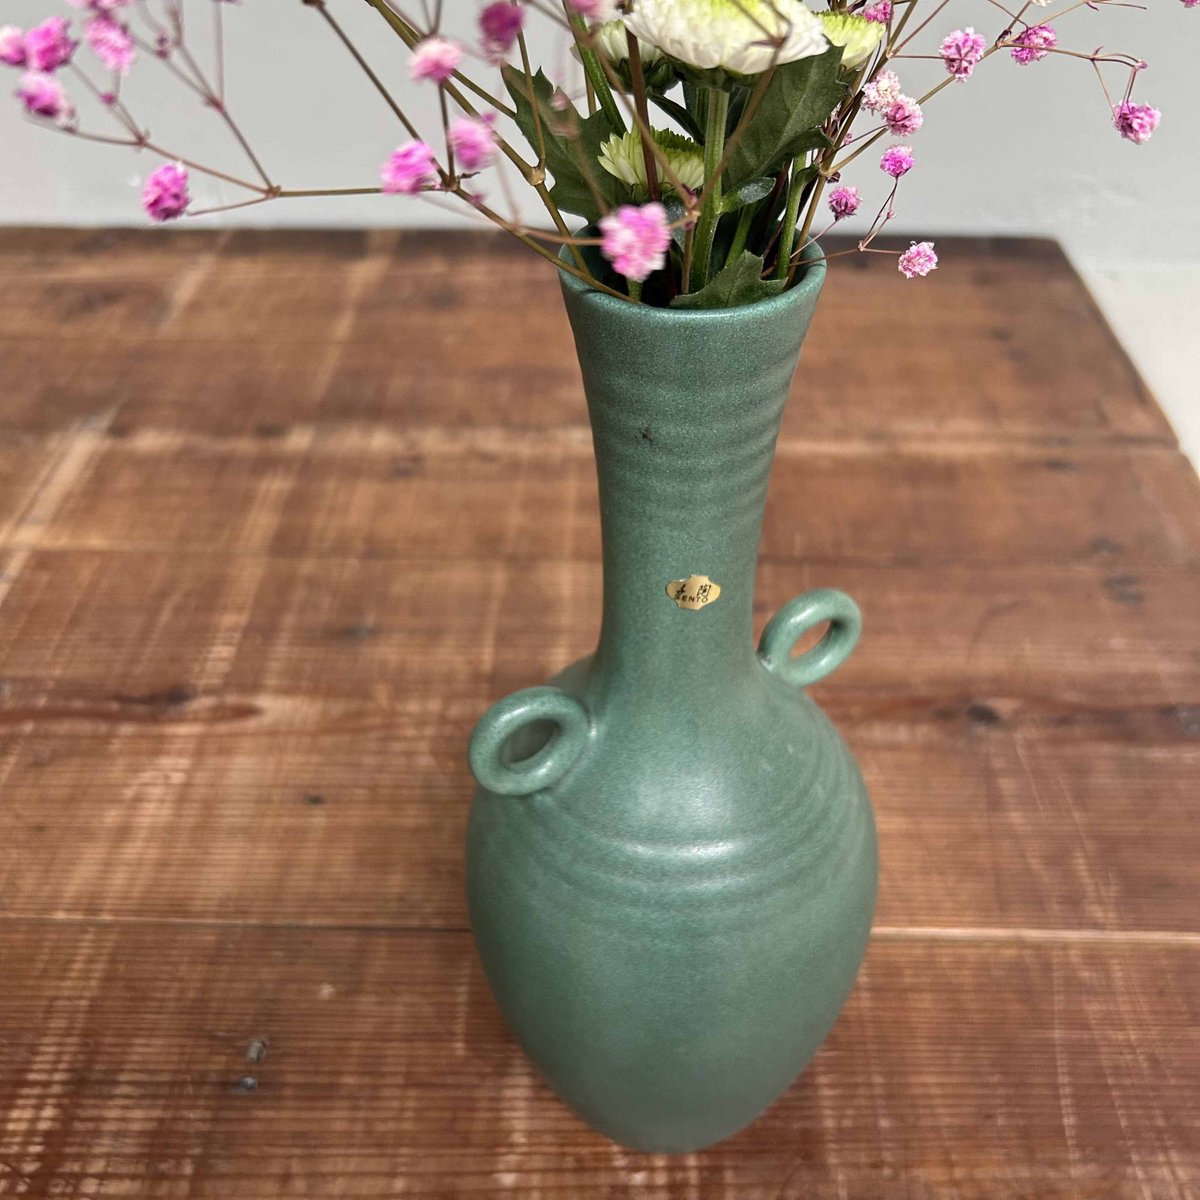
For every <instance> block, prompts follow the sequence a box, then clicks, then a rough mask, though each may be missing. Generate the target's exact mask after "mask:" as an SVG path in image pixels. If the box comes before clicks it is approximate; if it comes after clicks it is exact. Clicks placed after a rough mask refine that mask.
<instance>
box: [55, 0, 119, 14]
mask: <svg viewBox="0 0 1200 1200" xmlns="http://www.w3.org/2000/svg"><path fill="white" fill-rule="evenodd" d="M67 3H69V4H70V5H71V6H72V7H73V8H82V9H86V10H88V11H90V12H94V13H102V14H105V15H107V16H112V14H113V13H115V12H118V11H119V10H120V9H122V8H128V7H129V6H130V5H131V4H132V3H133V0H67Z"/></svg>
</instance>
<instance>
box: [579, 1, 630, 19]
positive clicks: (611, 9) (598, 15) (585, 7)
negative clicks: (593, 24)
mask: <svg viewBox="0 0 1200 1200" xmlns="http://www.w3.org/2000/svg"><path fill="white" fill-rule="evenodd" d="M569 3H570V5H571V7H572V8H573V9H574V10H575V11H576V12H577V13H578V14H579V15H580V16H581V17H587V19H588V20H589V21H598V22H603V21H612V20H614V19H615V18H616V17H617V16H619V13H618V11H617V5H616V0H569Z"/></svg>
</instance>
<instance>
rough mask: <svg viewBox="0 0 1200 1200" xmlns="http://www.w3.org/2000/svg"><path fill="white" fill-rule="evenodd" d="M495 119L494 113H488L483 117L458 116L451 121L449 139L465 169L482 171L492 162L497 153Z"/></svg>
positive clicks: (447, 133)
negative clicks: (493, 127) (493, 128)
mask: <svg viewBox="0 0 1200 1200" xmlns="http://www.w3.org/2000/svg"><path fill="white" fill-rule="evenodd" d="M495 119H496V117H495V114H494V113H488V114H487V115H486V116H485V117H483V118H482V119H479V118H476V117H457V118H456V119H455V120H453V121H451V122H450V127H449V129H447V131H446V136H447V140H448V141H449V143H450V148H451V149H452V150H453V151H454V153H455V155H456V156H457V158H458V161H459V164H460V165H461V166H462V168H463V169H464V170H466V171H481V170H483V168H484V167H486V166H488V164H489V163H491V161H492V159H493V157H494V156H495V153H496V135H495V133H493V132H492V124H493V122H494V121H495Z"/></svg>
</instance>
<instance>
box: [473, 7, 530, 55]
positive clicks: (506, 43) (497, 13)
mask: <svg viewBox="0 0 1200 1200" xmlns="http://www.w3.org/2000/svg"><path fill="white" fill-rule="evenodd" d="M524 27H525V10H524V9H523V8H522V7H521V6H520V5H519V4H514V3H512V2H511V0H499V3H496V4H489V5H488V6H487V8H485V9H484V10H483V12H481V13H480V14H479V30H480V32H481V33H482V34H483V50H484V53H485V54H486V55H487V56H488V58H491V59H502V58H504V57H505V55H507V54H508V52H509V51H510V50H511V49H512V48H513V45H514V43H515V42H516V40H517V35H518V34H519V33H520V32H521V30H522V29H523V28H524Z"/></svg>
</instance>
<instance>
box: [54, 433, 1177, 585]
mask: <svg viewBox="0 0 1200 1200" xmlns="http://www.w3.org/2000/svg"><path fill="white" fill-rule="evenodd" d="M265 432H266V433H267V434H268V435H271V434H276V433H277V434H278V436H266V437H251V438H245V439H239V440H237V441H234V440H230V439H212V440H208V439H206V440H199V439H196V438H194V437H188V436H181V435H176V436H171V435H156V434H152V433H147V434H144V435H141V436H131V437H123V438H116V439H110V440H109V443H108V444H107V445H106V446H105V447H104V449H103V452H102V453H101V454H100V455H99V456H98V459H97V461H96V462H95V464H94V466H93V469H92V470H91V471H90V473H89V476H88V478H87V480H86V481H85V483H84V485H83V486H81V487H80V488H78V489H77V490H75V491H74V492H73V493H72V495H71V496H70V497H68V498H67V499H66V502H65V503H64V504H63V506H62V508H61V510H60V512H59V514H58V516H57V519H56V520H55V522H54V524H53V526H52V527H51V528H50V529H49V530H47V532H46V535H45V537H44V538H43V539H42V541H41V544H42V545H43V546H57V547H63V548H74V547H104V548H110V549H150V548H163V549H165V548H169V547H178V548H179V549H186V550H189V551H193V550H206V551H217V550H225V551H236V552H238V553H247V552H256V553H265V552H270V553H273V554H279V553H289V554H290V553H305V554H355V555H369V556H376V557H377V556H382V555H397V556H408V557H413V556H422V557H436V558H440V559H450V558H470V559H472V560H479V559H499V558H547V557H554V558H570V559H575V558H581V559H587V560H589V561H590V560H594V559H596V558H597V557H598V555H599V519H598V511H597V500H596V483H595V470H594V466H593V464H592V459H591V449H590V444H589V440H588V436H587V434H586V433H585V432H584V431H582V430H580V431H579V432H578V433H577V434H576V435H573V436H567V437H556V438H553V439H539V438H536V437H533V438H529V439H527V440H526V441H525V442H524V443H523V444H522V445H521V446H519V447H514V446H513V445H512V443H511V442H509V441H507V440H497V439H494V438H492V437H490V436H484V437H482V438H481V439H479V440H474V439H469V438H464V437H462V436H460V435H449V436H445V437H443V436H441V435H439V434H428V435H427V436H424V437H422V436H420V435H417V434H411V435H410V434H405V433H399V434H394V433H392V432H391V431H388V430H386V429H381V428H379V427H378V426H364V427H361V428H343V429H341V430H338V431H332V430H331V431H326V432H321V433H318V432H317V431H315V430H314V429H313V428H312V427H311V426H309V427H305V426H296V427H292V428H290V429H288V430H275V429H274V428H273V427H270V426H268V427H267V429H266V431H265ZM468 480H469V481H470V482H469V486H464V484H465V481H468ZM881 497H886V498H887V502H886V503H881V502H880V498H881ZM1198 501H1200V480H1198V479H1197V477H1196V475H1195V473H1194V471H1193V470H1192V469H1191V467H1190V466H1189V464H1188V463H1187V461H1186V460H1185V459H1184V458H1183V456H1182V455H1180V454H1179V453H1178V452H1177V451H1175V450H1165V449H1164V450H1160V451H1157V452H1154V453H1150V452H1135V451H1132V450H1130V449H1129V448H1127V447H1121V446H1113V447H1110V448H1107V449H1092V450H1090V451H1086V452H1085V451H1072V452H1070V453H1067V454H1064V453H1062V452H1055V453H1050V454H1047V453H1046V452H1045V451H1042V450H1039V449H1030V448H1027V447H1019V446H1009V447H996V446H992V445H985V444H980V445H975V446H972V447H970V448H966V447H962V446H954V447H953V448H952V449H950V448H947V447H945V446H937V445H935V446H932V447H927V446H922V445H919V444H907V443H906V444H902V445H894V444H893V445H886V446H885V445H879V444H875V443H871V442H846V441H829V442H821V443H792V442H787V443H784V444H783V445H782V446H781V450H780V455H779V459H778V461H777V464H776V469H775V473H774V475H773V478H772V483H771V492H770V498H769V503H768V511H767V519H766V525H765V528H764V533H763V547H762V550H763V554H764V556H765V557H766V558H768V559H772V558H778V559H789V560H791V559H803V560H806V561H823V560H836V561H838V562H853V563H864V564H873V565H875V564H897V565H912V564H915V563H927V564H929V565H935V564H938V565H945V564H961V563H977V564H980V565H984V564H988V565H992V564H999V563H1022V564H1025V563H1036V562H1048V563H1049V562H1052V563H1101V564H1108V565H1114V566H1115V567H1116V568H1121V567H1127V568H1130V569H1132V568H1133V567H1135V566H1139V565H1144V564H1163V563H1179V564H1196V563H1200V503H1198ZM431 513H437V514H438V515H439V519H438V520H437V521H431V520H429V519H428V514H431ZM1119 573H1120V571H1119V570H1116V569H1114V574H1119Z"/></svg>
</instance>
